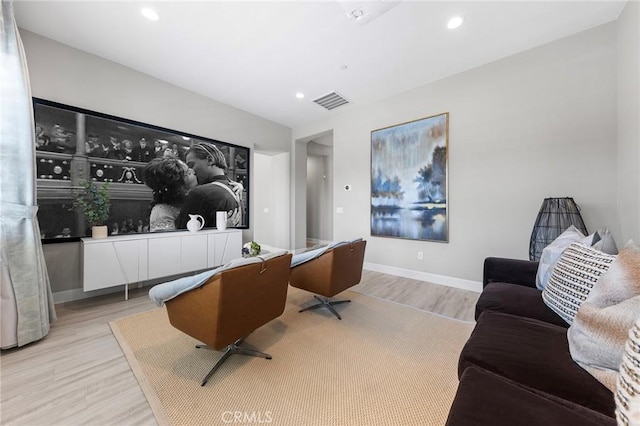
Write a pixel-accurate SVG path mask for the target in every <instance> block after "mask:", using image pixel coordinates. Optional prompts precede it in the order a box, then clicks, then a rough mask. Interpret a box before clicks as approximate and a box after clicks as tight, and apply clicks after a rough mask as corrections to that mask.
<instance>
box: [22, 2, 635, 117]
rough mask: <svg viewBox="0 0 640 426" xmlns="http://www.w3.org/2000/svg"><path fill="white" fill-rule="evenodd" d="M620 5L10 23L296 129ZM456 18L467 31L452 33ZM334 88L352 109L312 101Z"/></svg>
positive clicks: (343, 5)
mask: <svg viewBox="0 0 640 426" xmlns="http://www.w3.org/2000/svg"><path fill="white" fill-rule="evenodd" d="M625 3H626V2H625V1H622V2H618V1H585V2H581V1H552V2H542V1H525V2H514V1H497V2H486V1H470V2H459V1H447V2H435V1H402V2H398V3H397V4H391V3H390V2H388V1H387V2H385V1H384V0H379V1H374V2H362V1H350V2H335V1H315V2H311V1H288V2H280V1H278V2H276V1H258V2H253V1H195V2H190V1H145V2H137V1H68V2H67V1H50V0H49V1H32V0H15V15H16V20H17V22H18V25H19V27H21V28H24V29H27V30H29V31H32V32H34V33H37V34H40V35H43V36H45V37H48V38H50V39H53V40H56V41H58V42H60V43H63V44H66V45H69V46H72V47H75V48H77V49H80V50H84V51H86V52H90V53H92V54H95V55H98V56H101V57H103V58H106V59H109V60H111V61H114V62H117V63H120V64H122V65H125V66H127V67H130V68H133V69H135V70H138V71H140V72H142V73H145V74H148V75H150V76H153V77H156V78H158V79H160V80H164V81H166V82H169V83H171V84H174V85H176V86H179V87H182V88H184V89H187V90H190V91H193V92H196V93H198V94H201V95H203V96H206V97H209V98H211V99H215V100H217V101H219V102H223V103H225V104H228V105H232V106H234V107H236V108H239V109H242V110H244V111H248V112H250V113H252V114H255V115H257V116H260V117H264V118H266V119H268V120H271V121H274V122H277V123H280V124H282V125H285V126H288V127H292V128H294V127H298V126H301V125H304V124H306V123H310V122H313V121H316V120H320V119H323V118H325V117H328V116H330V115H333V114H336V113H338V112H342V111H346V110H348V109H350V108H355V107H356V106H362V105H366V104H369V103H372V102H375V101H378V100H381V99H384V98H387V97H390V96H393V95H395V94H398V93H401V92H403V91H406V90H410V89H412V88H415V87H418V86H421V85H424V84H426V83H429V82H431V81H434V80H437V79H440V78H443V77H446V76H449V75H452V74H455V73H459V72H461V71H464V70H467V69H470V68H474V67H477V66H479V65H482V64H485V63H488V62H491V61H494V60H497V59H500V58H503V57H506V56H509V55H512V54H514V53H517V52H521V51H523V50H526V49H530V48H532V47H535V46H538V45H541V44H544V43H548V42H550V41H553V40H556V39H559V38H562V37H565V36H568V35H570V34H574V33H577V32H580V31H583V30H586V29H588V28H592V27H594V26H597V25H601V24H604V23H606V22H610V21H613V20H615V19H617V17H618V16H619V14H620V12H621V11H622V9H623V8H624V5H625ZM143 6H150V7H151V8H153V9H154V10H155V11H156V12H157V13H158V15H159V19H158V20H157V21H150V20H148V19H146V18H144V17H143V16H142V14H141V13H140V9H141V7H143ZM359 7H363V8H364V9H365V11H367V13H368V15H367V16H366V17H367V19H363V20H362V21H360V22H357V21H354V20H353V19H351V18H349V17H348V16H347V11H349V10H352V9H354V8H359ZM375 7H378V8H381V7H382V9H381V11H380V14H378V16H376V13H377V12H376V10H374V9H373V8H375ZM384 9H388V10H386V11H385V10H384ZM453 15H461V16H463V17H464V23H463V25H462V26H461V27H459V28H458V29H455V30H449V29H447V27H446V24H447V21H448V20H449V19H450V18H451V17H452V16H453ZM331 91H337V92H338V93H339V94H341V95H342V96H343V97H345V98H346V99H347V100H349V102H350V103H349V104H347V105H344V106H341V107H338V108H336V109H334V110H332V111H327V110H325V109H324V108H322V107H320V106H318V105H316V104H315V103H313V102H312V100H313V99H315V98H317V97H320V96H322V95H325V94H327V93H329V92H331ZM297 92H302V93H304V94H305V97H304V98H303V99H297V98H296V97H295V94H296V93H297Z"/></svg>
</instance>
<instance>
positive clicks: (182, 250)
mask: <svg viewBox="0 0 640 426" xmlns="http://www.w3.org/2000/svg"><path fill="white" fill-rule="evenodd" d="M241 255H242V231H241V230H239V229H227V230H224V231H218V230H216V229H211V230H209V229H206V230H202V231H199V232H194V233H192V232H189V231H178V232H161V233H149V234H130V235H116V236H111V237H108V238H102V239H93V238H82V283H83V289H84V291H91V290H98V289H101V288H107V287H114V286H118V285H122V284H125V298H126V297H128V295H127V292H128V285H129V284H132V283H137V282H140V281H145V280H151V279H155V278H161V277H166V276H170V275H176V274H181V273H185V272H192V271H198V270H201V269H207V268H214V267H216V266H219V265H223V264H225V263H227V262H228V261H229V260H231V259H235V258H237V257H240V256H241Z"/></svg>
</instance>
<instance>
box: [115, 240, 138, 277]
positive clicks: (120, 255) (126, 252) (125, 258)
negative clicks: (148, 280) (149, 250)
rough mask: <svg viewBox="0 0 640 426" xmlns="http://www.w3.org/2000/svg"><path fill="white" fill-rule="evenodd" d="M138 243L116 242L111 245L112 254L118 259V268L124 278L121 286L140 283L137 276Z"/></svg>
mask: <svg viewBox="0 0 640 426" xmlns="http://www.w3.org/2000/svg"><path fill="white" fill-rule="evenodd" d="M138 244H139V242H138V241H116V242H114V243H113V248H114V252H115V253H116V258H117V259H118V266H119V268H120V272H121V273H122V276H123V278H124V281H123V282H122V283H121V284H131V283H135V282H138V281H140V277H139V276H138V264H139V259H140V256H139V252H138Z"/></svg>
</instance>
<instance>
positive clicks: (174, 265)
mask: <svg viewBox="0 0 640 426" xmlns="http://www.w3.org/2000/svg"><path fill="white" fill-rule="evenodd" d="M181 240H182V239H181V238H180V237H163V238H151V239H149V261H148V266H149V279H154V278H159V277H166V276H168V275H175V274H179V273H180V272H182V267H181V255H180V251H181Z"/></svg>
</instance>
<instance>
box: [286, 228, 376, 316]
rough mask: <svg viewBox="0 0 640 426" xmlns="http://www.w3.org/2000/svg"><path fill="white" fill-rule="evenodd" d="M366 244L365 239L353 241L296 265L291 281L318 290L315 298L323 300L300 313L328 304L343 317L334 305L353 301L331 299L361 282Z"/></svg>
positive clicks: (326, 306)
mask: <svg viewBox="0 0 640 426" xmlns="http://www.w3.org/2000/svg"><path fill="white" fill-rule="evenodd" d="M366 246H367V242H366V241H362V240H360V241H355V242H349V243H347V244H345V245H342V246H337V247H334V248H331V249H329V250H327V251H326V252H324V253H323V254H321V255H320V256H318V257H317V258H315V259H311V260H309V261H307V262H305V263H302V264H300V265H297V266H294V267H292V268H291V276H290V277H289V284H291V285H292V286H294V287H297V288H301V289H303V290H307V291H310V292H312V293H315V295H314V296H313V297H314V298H315V299H316V300H318V302H319V303H317V304H315V305H312V306H309V307H306V308H304V309H301V310H300V312H304V311H309V310H312V309H318V308H323V307H324V308H327V309H329V311H331V312H332V313H333V314H334V315H335V316H336V317H337V318H338V319H339V320H341V319H342V317H341V316H340V315H339V314H338V312H337V311H336V310H335V309H334V307H333V306H334V305H338V304H341V303H348V302H350V300H329V299H328V298H329V297H333V296H335V295H336V294H338V293H340V292H342V291H344V290H346V289H348V288H349V287H353V286H354V285H356V284H358V283H359V282H360V279H361V278H362V265H363V263H364V250H365V248H366ZM318 295H320V296H318ZM321 296H324V297H321Z"/></svg>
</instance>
